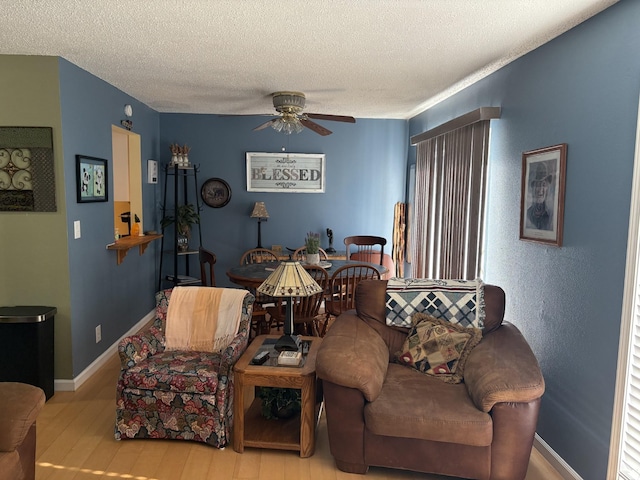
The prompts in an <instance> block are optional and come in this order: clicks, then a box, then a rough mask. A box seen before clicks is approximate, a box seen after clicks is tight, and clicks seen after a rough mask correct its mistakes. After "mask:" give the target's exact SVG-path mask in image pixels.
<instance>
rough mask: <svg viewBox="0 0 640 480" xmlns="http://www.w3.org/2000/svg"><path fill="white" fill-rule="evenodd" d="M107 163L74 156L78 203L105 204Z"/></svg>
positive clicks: (93, 158)
mask: <svg viewBox="0 0 640 480" xmlns="http://www.w3.org/2000/svg"><path fill="white" fill-rule="evenodd" d="M108 192H109V190H108V183H107V161H106V160H105V159H102V158H96V157H87V156H86V155H76V196H77V201H78V203H89V202H106V201H107V200H108V199H109V195H108Z"/></svg>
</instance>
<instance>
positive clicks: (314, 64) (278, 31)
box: [0, 0, 617, 118]
mask: <svg viewBox="0 0 640 480" xmlns="http://www.w3.org/2000/svg"><path fill="white" fill-rule="evenodd" d="M616 1H617V0H455V1H452V0H370V1H365V0H271V1H263V0H126V1H125V0H2V2H1V4H2V6H1V9H0V10H1V11H2V17H1V19H0V54H27V55H55V56H61V57H63V58H65V59H67V60H69V61H70V62H72V63H74V64H76V65H78V66H79V67H81V68H83V69H85V70H87V71H88V72H90V73H92V74H93V75H96V76H97V77H99V78H102V79H103V80H105V81H107V82H108V83H110V84H112V85H114V86H116V87H117V88H119V89H121V90H122V91H124V92H126V93H128V94H130V95H132V96H133V97H135V98H136V99H138V100H140V101H142V102H144V103H145V104H147V105H149V106H150V107H152V108H153V109H155V110H158V111H160V112H182V113H216V114H253V113H272V112H273V107H272V105H271V99H270V96H269V94H270V93H271V92H274V91H279V90H294V91H301V92H304V93H305V94H306V95H307V108H306V110H307V111H309V112H314V113H325V114H335V115H352V116H355V117H360V118H410V117H411V116H413V115H415V114H417V113H419V112H420V111H422V110H424V109H425V108H427V107H429V106H430V105H433V104H435V103H437V102H438V101H440V100H442V99H443V98H446V96H448V95H450V94H452V93H455V92H456V91H459V90H460V89H461V88H464V87H465V86H467V85H469V84H471V83H473V82H474V81H476V80H478V79H479V78H482V77H484V76H486V75H487V74H490V73H491V72H493V71H495V70H497V69H498V68H500V67H501V66H503V65H505V64H506V63H509V62H510V61H512V60H514V59H515V58H518V57H519V56H521V55H523V54H525V53H527V52H528V51H530V50H532V49H534V48H536V47H538V46H540V45H542V44H543V43H545V42H547V41H549V40H551V39H552V38H554V37H556V36H557V35H559V34H561V33H563V32H565V31H566V30H568V29H570V28H572V27H573V26H575V25H577V24H579V23H580V22H582V21H584V20H586V19H587V18H589V17H591V16H593V15H595V14H596V13H598V12H600V11H602V10H604V9H605V8H607V7H608V6H610V5H612V4H614V3H616ZM3 74H4V72H3Z"/></svg>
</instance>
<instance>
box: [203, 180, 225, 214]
mask: <svg viewBox="0 0 640 480" xmlns="http://www.w3.org/2000/svg"><path fill="white" fill-rule="evenodd" d="M200 196H201V197H202V201H203V202H204V203H206V204H207V205H209V206H210V207H213V208H220V207H224V206H225V205H226V204H227V203H229V200H231V187H229V184H228V183H227V182H225V181H224V180H222V179H221V178H210V179H209V180H207V181H205V182H204V183H203V184H202V188H201V189H200Z"/></svg>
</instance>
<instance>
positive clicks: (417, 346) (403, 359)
mask: <svg viewBox="0 0 640 480" xmlns="http://www.w3.org/2000/svg"><path fill="white" fill-rule="evenodd" d="M412 321H413V327H412V328H411V330H410V331H409V335H408V336H407V339H406V340H405V342H404V345H403V346H402V351H400V352H398V353H397V359H398V362H400V363H402V364H404V365H407V366H410V367H413V368H415V369H416V370H418V371H420V372H422V373H426V374H427V375H433V376H435V377H437V378H439V379H441V380H442V381H444V382H447V383H460V382H461V381H462V378H463V371H464V364H465V362H466V361H467V356H468V355H469V352H471V350H472V349H473V347H475V346H476V345H477V344H478V343H479V342H480V340H481V339H482V331H481V330H480V329H478V328H473V327H461V326H459V325H455V324H453V323H450V322H447V321H446V320H440V319H438V318H434V317H432V316H431V315H427V314H424V313H416V314H415V315H413V318H412Z"/></svg>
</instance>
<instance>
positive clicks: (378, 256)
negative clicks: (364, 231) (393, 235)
mask: <svg viewBox="0 0 640 480" xmlns="http://www.w3.org/2000/svg"><path fill="white" fill-rule="evenodd" d="M344 244H345V246H346V247H347V253H346V257H347V260H352V258H351V256H352V255H353V253H357V254H358V255H357V259H358V261H361V262H369V263H379V264H380V265H382V262H383V260H384V246H385V245H386V244H387V239H386V238H384V237H376V236H373V235H352V236H350V237H345V238H344ZM352 245H353V246H354V248H353V249H352V248H351V246H352ZM377 245H379V246H380V248H374V247H376V246H377ZM351 250H353V253H352V252H351ZM353 260H356V258H354V259H353Z"/></svg>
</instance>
